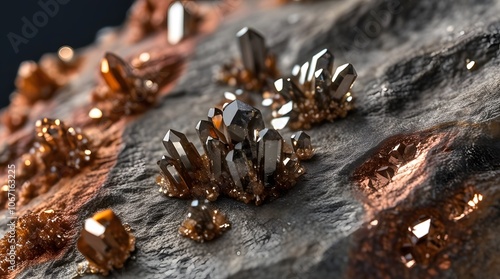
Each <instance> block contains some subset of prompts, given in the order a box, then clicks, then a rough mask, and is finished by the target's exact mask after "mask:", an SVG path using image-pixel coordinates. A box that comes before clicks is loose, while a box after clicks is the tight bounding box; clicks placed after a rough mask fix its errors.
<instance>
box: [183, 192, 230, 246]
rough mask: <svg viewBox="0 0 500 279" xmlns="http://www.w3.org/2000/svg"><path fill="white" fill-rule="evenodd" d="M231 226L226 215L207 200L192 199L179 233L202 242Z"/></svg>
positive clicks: (217, 235) (215, 236)
mask: <svg viewBox="0 0 500 279" xmlns="http://www.w3.org/2000/svg"><path fill="white" fill-rule="evenodd" d="M230 228H231V224H230V223H229V221H228V220H227V217H226V215H224V214H223V213H222V212H220V211H219V210H218V209H214V208H213V206H211V205H210V204H209V203H208V201H207V200H205V201H200V200H194V201H192V202H191V206H190V207H189V213H188V215H187V218H186V220H184V222H182V225H181V226H180V227H179V234H180V235H182V236H185V237H189V238H191V239H192V240H194V241H198V242H204V241H210V240H212V239H214V238H217V237H219V236H220V235H222V234H223V233H224V232H225V231H227V230H229V229H230Z"/></svg>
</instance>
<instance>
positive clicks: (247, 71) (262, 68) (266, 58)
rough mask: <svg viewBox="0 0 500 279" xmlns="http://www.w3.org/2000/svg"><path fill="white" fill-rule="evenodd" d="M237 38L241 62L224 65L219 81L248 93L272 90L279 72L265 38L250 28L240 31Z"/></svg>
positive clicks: (236, 61)
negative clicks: (273, 82)
mask: <svg viewBox="0 0 500 279" xmlns="http://www.w3.org/2000/svg"><path fill="white" fill-rule="evenodd" d="M236 36H237V37H238V42H239V47H240V52H241V60H235V61H232V62H231V63H229V64H225V65H223V66H222V69H221V72H220V73H219V74H218V77H217V79H218V80H219V81H220V82H222V83H226V84H229V85H231V86H238V87H240V88H242V89H244V90H248V91H258V92H260V91H264V90H266V89H270V87H271V85H272V81H273V80H274V79H276V78H278V76H279V72H278V69H277V67H276V57H275V56H274V55H273V54H272V53H271V52H270V51H269V50H268V49H267V48H266V43H265V39H264V37H263V36H262V35H261V34H259V33H258V32H257V31H255V30H253V29H251V28H248V27H245V28H243V29H241V30H240V31H238V33H237V34H236Z"/></svg>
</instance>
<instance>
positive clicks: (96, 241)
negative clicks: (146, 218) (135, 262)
mask: <svg viewBox="0 0 500 279" xmlns="http://www.w3.org/2000/svg"><path fill="white" fill-rule="evenodd" d="M77 247H78V250H79V251H80V253H82V255H83V256H84V257H85V258H86V259H87V261H88V263H83V264H79V266H78V273H79V274H81V275H83V274H85V273H101V274H103V275H107V274H108V273H109V272H110V271H111V270H113V269H119V268H122V267H123V264H124V263H125V261H126V260H127V259H128V257H129V256H130V252H132V251H134V250H135V237H134V236H133V235H132V233H131V229H130V227H129V226H128V225H123V224H122V222H121V220H120V219H119V218H118V216H116V215H115V213H114V212H113V211H112V210H111V209H107V210H104V211H101V212H98V213H96V214H95V215H94V216H93V217H92V218H89V219H87V220H85V224H84V226H83V230H82V233H81V235H80V238H78V242H77Z"/></svg>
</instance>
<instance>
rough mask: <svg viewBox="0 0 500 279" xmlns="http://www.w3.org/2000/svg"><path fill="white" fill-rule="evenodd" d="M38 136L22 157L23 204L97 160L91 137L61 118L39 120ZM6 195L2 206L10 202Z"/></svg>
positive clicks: (37, 126) (19, 174)
mask: <svg viewBox="0 0 500 279" xmlns="http://www.w3.org/2000/svg"><path fill="white" fill-rule="evenodd" d="M35 134H36V135H35V142H34V143H33V146H32V147H31V149H30V151H29V152H28V153H26V154H23V155H21V156H20V158H19V160H18V163H17V165H18V166H19V167H18V173H17V177H16V179H17V183H18V184H20V185H21V187H19V188H20V189H19V191H20V192H19V202H20V203H21V204H25V203H27V202H29V201H30V200H31V199H33V198H34V197H36V196H38V195H40V194H42V193H45V192H47V191H48V189H50V187H51V186H52V185H53V184H54V183H55V182H57V181H58V180H59V179H60V178H61V177H63V176H67V175H70V174H74V173H76V172H78V171H80V170H81V169H82V168H83V167H84V166H86V165H88V164H89V163H90V162H91V160H92V159H93V158H94V154H93V151H92V147H91V144H90V142H89V140H88V138H87V137H86V136H85V135H84V134H83V133H82V132H81V131H80V130H79V129H75V128H73V127H67V126H66V125H65V124H64V122H62V121H61V120H59V119H55V120H54V119H48V118H44V119H42V120H39V121H37V122H36V125H35ZM2 191H3V190H2ZM4 196H5V197H6V196H7V195H3V194H2V195H1V198H0V205H2V206H3V205H4V204H5V202H6V200H5V197H4Z"/></svg>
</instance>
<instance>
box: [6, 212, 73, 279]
mask: <svg viewBox="0 0 500 279" xmlns="http://www.w3.org/2000/svg"><path fill="white" fill-rule="evenodd" d="M13 223H14V224H15V227H14V228H12V231H15V238H16V248H15V257H16V258H15V265H16V266H22V265H23V263H24V262H27V261H30V260H36V259H38V258H41V257H44V256H54V255H55V254H58V253H59V252H61V251H62V249H63V248H64V246H65V245H66V243H67V241H68V238H69V235H68V232H69V229H70V226H69V223H68V221H67V220H66V219H65V217H64V216H63V215H62V214H61V213H60V212H56V211H54V210H51V209H47V210H44V211H41V212H39V213H33V212H28V213H27V214H25V215H23V216H21V217H19V218H18V219H17V221H16V220H14V221H13ZM9 230H10V229H9ZM9 240H10V241H9ZM11 241H12V239H11V238H9V234H6V235H5V236H4V237H3V238H2V239H1V240H0V251H2V254H1V255H2V257H1V258H0V274H8V273H10V272H11V270H9V266H10V265H11V262H10V260H9V258H8V257H9V256H8V254H7V251H9V250H10V247H11V245H12V244H11V243H12V242H11Z"/></svg>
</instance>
